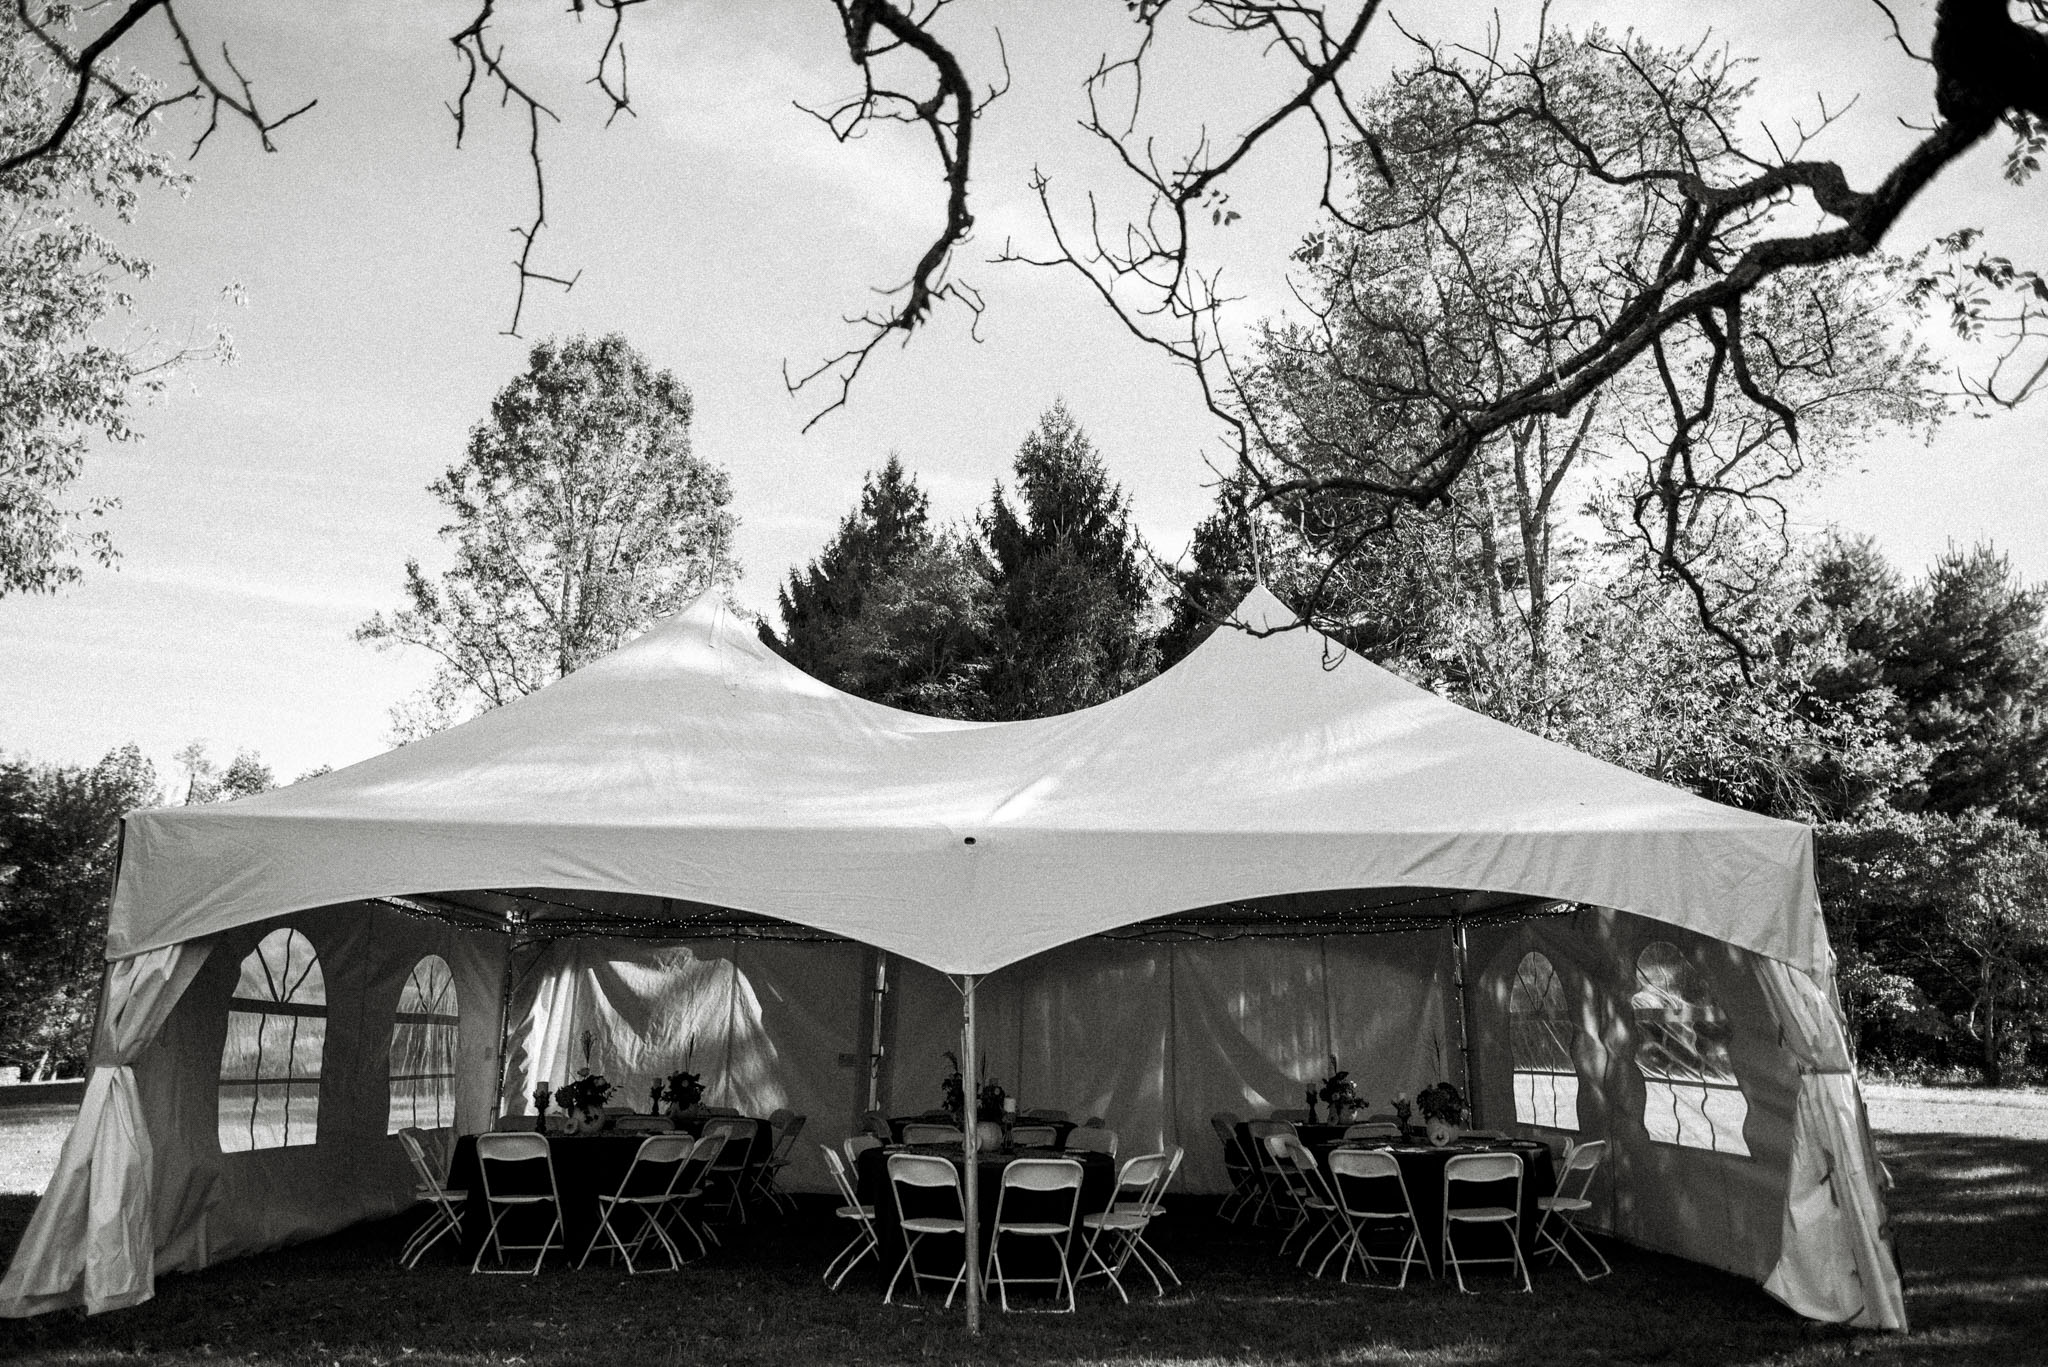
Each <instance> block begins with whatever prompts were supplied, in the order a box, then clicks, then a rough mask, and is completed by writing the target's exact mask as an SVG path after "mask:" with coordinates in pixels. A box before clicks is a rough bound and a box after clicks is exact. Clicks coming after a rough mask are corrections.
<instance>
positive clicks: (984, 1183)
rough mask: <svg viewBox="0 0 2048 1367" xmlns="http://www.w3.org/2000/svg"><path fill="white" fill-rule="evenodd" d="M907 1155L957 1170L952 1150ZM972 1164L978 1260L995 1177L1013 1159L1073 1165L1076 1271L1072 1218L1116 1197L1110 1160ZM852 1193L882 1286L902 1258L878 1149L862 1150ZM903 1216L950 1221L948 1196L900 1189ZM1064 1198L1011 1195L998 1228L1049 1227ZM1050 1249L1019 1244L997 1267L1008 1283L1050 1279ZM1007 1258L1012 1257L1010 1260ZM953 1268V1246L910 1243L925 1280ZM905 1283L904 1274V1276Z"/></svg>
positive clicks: (1086, 1156) (937, 1241) (1085, 1156)
mask: <svg viewBox="0 0 2048 1367" xmlns="http://www.w3.org/2000/svg"><path fill="white" fill-rule="evenodd" d="M908 1151H909V1152H912V1153H930V1154H936V1155H938V1156H940V1157H943V1158H947V1159H950V1160H951V1161H952V1163H953V1166H954V1168H955V1169H958V1168H960V1166H961V1162H962V1159H961V1156H960V1151H959V1150H958V1149H954V1148H951V1147H950V1146H939V1145H920V1146H918V1147H916V1148H913V1149H910V1150H908ZM976 1157H977V1159H978V1160H979V1161H978V1163H977V1166H978V1167H979V1168H980V1174H979V1177H980V1181H979V1183H978V1188H979V1195H980V1200H981V1208H980V1217H981V1231H982V1232H981V1250H982V1257H983V1258H984V1259H986V1258H987V1256H988V1239H989V1231H990V1230H992V1229H993V1228H994V1227H995V1222H996V1201H997V1198H998V1197H999V1196H1000V1195H1001V1194H1002V1185H1003V1169H1004V1168H1005V1167H1006V1166H1008V1164H1009V1162H1010V1160H1011V1159H1013V1158H1073V1159H1078V1160H1079V1161H1080V1164H1081V1200H1080V1204H1079V1207H1078V1208H1077V1210H1076V1213H1075V1217H1074V1238H1073V1243H1072V1245H1071V1250H1072V1261H1073V1263H1074V1265H1075V1266H1076V1267H1078V1266H1079V1261H1078V1260H1079V1258H1080V1256H1081V1249H1082V1247H1083V1244H1084V1241H1085V1238H1086V1235H1087V1231H1086V1230H1084V1229H1082V1228H1081V1221H1080V1217H1081V1216H1083V1215H1094V1214H1097V1213H1099V1212H1100V1211H1101V1210H1102V1209H1103V1208H1104V1207H1106V1206H1107V1205H1108V1204H1109V1201H1110V1198H1111V1197H1112V1196H1113V1195H1115V1194H1116V1173H1117V1165H1116V1160H1115V1159H1113V1158H1111V1157H1110V1156H1109V1155H1108V1154H1106V1153H1061V1152H1059V1151H1058V1150H1056V1149H1018V1150H1016V1151H1015V1152H1013V1153H988V1152H983V1153H981V1154H978V1155H976ZM854 1182H855V1189H856V1190H857V1191H858V1192H859V1194H860V1199H861V1203H862V1204H863V1205H870V1206H873V1207H874V1208H875V1233H876V1234H877V1236H878V1237H879V1238H880V1239H881V1241H882V1264H881V1266H882V1276H883V1278H884V1280H886V1279H887V1278H888V1277H889V1276H891V1275H893V1274H894V1273H895V1271H896V1264H897V1263H898V1262H899V1261H901V1260H902V1257H903V1227H902V1224H901V1217H900V1216H899V1215H898V1213H897V1210H896V1200H895V1196H894V1195H893V1193H892V1192H891V1191H890V1189H889V1155H888V1153H887V1152H885V1151H884V1150H882V1149H869V1150H867V1151H866V1152H864V1153H862V1154H861V1155H860V1159H859V1161H858V1162H857V1163H856V1165H855V1168H854ZM903 1198H904V1210H903V1213H904V1214H907V1215H909V1216H911V1217H912V1218H915V1217H917V1216H919V1215H941V1214H942V1215H949V1216H953V1217H954V1218H958V1212H957V1211H956V1210H955V1209H954V1207H953V1198H952V1195H951V1194H950V1193H949V1192H947V1191H946V1190H944V1189H943V1188H933V1189H930V1190H927V1191H920V1190H919V1189H917V1188H915V1187H906V1188H904V1192H903ZM1071 1200H1072V1198H1071V1197H1069V1196H1065V1195H1063V1194H1060V1193H1056V1192H1024V1191H1012V1192H1011V1193H1010V1196H1009V1205H1008V1206H1006V1207H1005V1208H1004V1210H1003V1218H1004V1219H1005V1220H1006V1221H1016V1220H1057V1219H1059V1218H1060V1217H1061V1216H1063V1215H1065V1214H1066V1207H1067V1204H1068V1202H1069V1201H1071ZM1050 1247H1051V1245H1050V1243H1049V1242H1048V1241H1047V1240H1044V1239H1026V1240H1021V1241H1018V1242H1017V1243H1016V1244H1015V1245H1014V1246H1013V1245H1012V1244H1011V1243H1007V1242H1006V1243H1005V1244H1004V1245H1003V1267H1004V1269H1005V1271H1007V1272H1009V1273H1010V1274H1011V1275H1012V1276H1019V1277H1040V1276H1048V1275H1050V1268H1049V1267H1048V1265H1047V1264H1046V1262H1045V1257H1046V1253H1047V1251H1048V1250H1049V1249H1050ZM1013 1255H1014V1256H1013ZM959 1267H960V1245H959V1243H958V1242H956V1241H955V1240H954V1239H953V1238H945V1237H941V1236H939V1235H936V1234H933V1235H927V1236H925V1237H924V1238H923V1239H922V1240H920V1241H919V1242H918V1253H917V1268H918V1270H919V1271H922V1272H927V1273H937V1272H940V1271H944V1272H945V1273H946V1274H947V1275H948V1276H951V1275H952V1273H953V1272H955V1271H957V1270H958V1269H959ZM905 1275H906V1277H907V1276H908V1274H907V1273H906V1274H905Z"/></svg>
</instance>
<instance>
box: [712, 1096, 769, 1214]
mask: <svg viewBox="0 0 2048 1367" xmlns="http://www.w3.org/2000/svg"><path fill="white" fill-rule="evenodd" d="M760 1128H761V1122H760V1121H758V1120H748V1119H746V1118H745V1117H743V1116H718V1117H715V1118H713V1119H711V1120H707V1121H705V1122H704V1133H705V1134H720V1133H722V1134H724V1135H725V1144H724V1146H723V1147H721V1148H720V1149H719V1151H718V1157H717V1159H716V1160H714V1161H713V1162H712V1164H711V1166H710V1167H709V1168H707V1169H705V1172H704V1185H705V1188H706V1191H707V1194H706V1195H705V1197H704V1198H703V1199H704V1200H705V1202H706V1203H707V1204H708V1203H709V1202H711V1201H713V1200H716V1199H717V1198H718V1197H720V1196H721V1195H722V1196H723V1197H724V1198H725V1199H724V1200H723V1201H721V1202H720V1204H719V1210H720V1213H721V1214H723V1215H724V1216H726V1217H727V1218H730V1217H732V1216H734V1215H737V1216H739V1219H740V1223H741V1224H745V1223H746V1221H747V1188H748V1186H749V1185H750V1184H751V1183H752V1181H753V1174H752V1172H751V1171H750V1169H749V1164H750V1163H751V1161H752V1159H753V1156H754V1136H755V1134H756V1132H758V1131H759V1130H760Z"/></svg>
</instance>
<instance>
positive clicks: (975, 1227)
mask: <svg viewBox="0 0 2048 1367" xmlns="http://www.w3.org/2000/svg"><path fill="white" fill-rule="evenodd" d="M974 983H975V975H974V974H972V973H963V974H961V975H960V999H961V1006H960V1016H961V1019H960V1071H961V1073H962V1074H963V1076H962V1077H961V1079H960V1093H961V1099H962V1102H963V1105H962V1108H961V1109H962V1114H961V1117H960V1157H961V1160H962V1161H961V1167H962V1168H963V1169H964V1171H963V1172H962V1174H961V1179H960V1198H961V1205H962V1206H963V1210H962V1211H961V1215H962V1217H963V1221H964V1223H965V1224H966V1226H967V1232H966V1235H965V1237H964V1239H963V1241H962V1245H961V1249H960V1256H961V1257H963V1258H965V1259H966V1260H967V1261H966V1273H967V1332H968V1333H969V1334H970V1335H978V1334H980V1333H981V1258H980V1257H979V1256H978V1250H979V1249H980V1247H981V1157H980V1148H981V1146H980V1144H979V1143H977V1142H976V1139H977V1136H976V1134H975V1123H974V1122H975V1119H976V1115H975V1112H976V1107H977V1106H978V1105H979V1102H980V1091H981V1089H980V1085H979V1081H978V1079H979V1078H980V1076H981V1074H980V1072H979V1071H978V1065H977V1062H976V1057H975V1055H976V1048H975V1044H976V1041H975V1038H974V1035H975V1028H974Z"/></svg>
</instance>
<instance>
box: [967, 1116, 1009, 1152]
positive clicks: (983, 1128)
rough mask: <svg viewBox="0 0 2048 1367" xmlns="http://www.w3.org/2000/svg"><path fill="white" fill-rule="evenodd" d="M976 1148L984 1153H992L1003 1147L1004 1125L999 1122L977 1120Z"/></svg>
mask: <svg viewBox="0 0 2048 1367" xmlns="http://www.w3.org/2000/svg"><path fill="white" fill-rule="evenodd" d="M974 1146H975V1147H976V1148H978V1149H980V1150H982V1151H983V1152H984V1153H992V1152H994V1151H995V1150H997V1149H1000V1148H1002V1147H1003V1125H1002V1122H1001V1121H999V1120H977V1121H975V1122H974Z"/></svg>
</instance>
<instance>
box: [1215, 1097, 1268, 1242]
mask: <svg viewBox="0 0 2048 1367" xmlns="http://www.w3.org/2000/svg"><path fill="white" fill-rule="evenodd" d="M1239 1123H1240V1122H1239V1121H1238V1118H1237V1116H1236V1115H1235V1114H1234V1113H1232V1112H1230V1111H1218V1112H1216V1114H1214V1115H1212V1116H1210V1117H1209V1128H1210V1129H1212V1130H1214V1131H1215V1132H1216V1142H1217V1143H1218V1144H1220V1145H1222V1147H1223V1175H1224V1176H1225V1177H1228V1178H1229V1179H1230V1194H1229V1195H1228V1196H1226V1197H1224V1198H1223V1204H1222V1205H1220V1206H1218V1207H1217V1208H1216V1215H1217V1218H1218V1219H1222V1220H1228V1221H1229V1222H1230V1223H1232V1224H1236V1223H1237V1220H1238V1217H1239V1216H1240V1215H1243V1214H1244V1212H1245V1210H1246V1208H1247V1207H1253V1206H1256V1205H1257V1204H1258V1202H1259V1198H1260V1196H1261V1195H1263V1194H1264V1190H1265V1188H1264V1185H1263V1184H1262V1183H1261V1182H1260V1180H1259V1170H1258V1168H1257V1166H1256V1165H1254V1164H1253V1163H1252V1162H1251V1161H1250V1160H1248V1159H1247V1158H1246V1157H1245V1152H1244V1147H1243V1146H1242V1145H1240V1144H1239V1143H1238V1142H1237V1127H1238V1124H1239Z"/></svg>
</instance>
